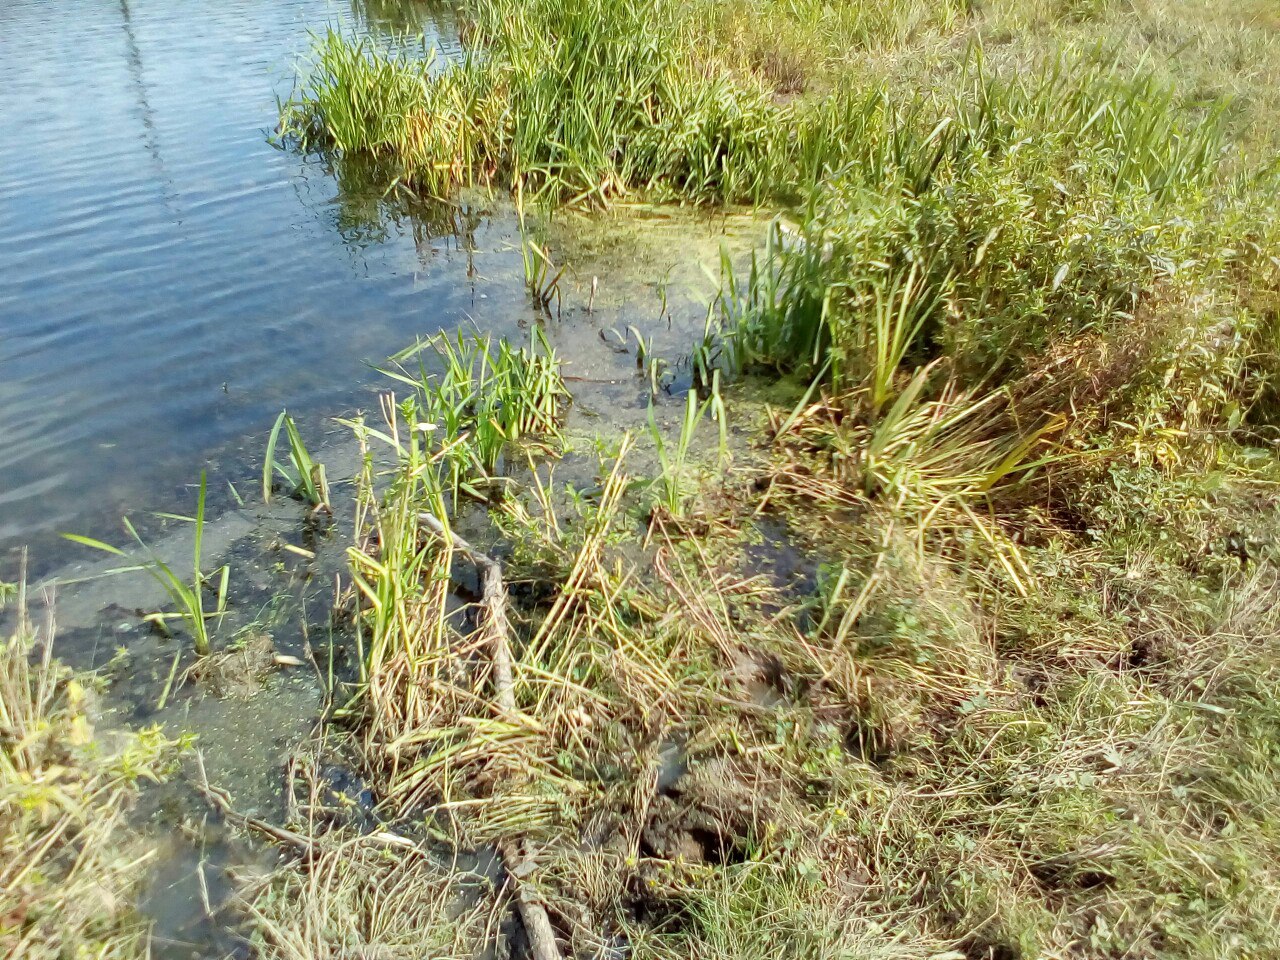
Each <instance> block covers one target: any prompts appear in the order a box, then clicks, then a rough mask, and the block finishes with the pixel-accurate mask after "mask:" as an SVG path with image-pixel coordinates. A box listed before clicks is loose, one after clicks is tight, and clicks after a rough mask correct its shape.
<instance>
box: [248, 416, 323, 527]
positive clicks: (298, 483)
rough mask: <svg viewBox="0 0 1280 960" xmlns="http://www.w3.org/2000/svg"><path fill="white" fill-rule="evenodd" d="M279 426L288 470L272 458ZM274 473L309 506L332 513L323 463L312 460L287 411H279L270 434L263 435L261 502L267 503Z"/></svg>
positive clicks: (274, 455) (274, 453)
mask: <svg viewBox="0 0 1280 960" xmlns="http://www.w3.org/2000/svg"><path fill="white" fill-rule="evenodd" d="M281 427H283V428H284V431H285V438H286V440H287V441H288V443H289V462H290V464H291V465H292V467H293V472H292V473H291V472H290V471H289V470H287V469H285V468H284V467H283V466H281V465H280V462H279V461H278V460H277V459H276V445H277V443H278V441H279V439H280V429H281ZM276 474H279V475H280V476H281V477H283V478H284V481H285V482H286V483H288V484H289V485H290V486H291V487H292V492H293V494H294V495H295V496H298V497H301V498H302V499H303V500H305V501H306V502H307V503H309V504H311V506H312V508H313V509H315V510H323V511H325V512H332V507H331V506H330V505H329V481H328V478H327V477H326V476H325V471H324V464H322V463H318V462H317V461H315V460H314V459H312V457H311V454H310V453H309V452H308V451H307V447H306V444H305V443H303V442H302V434H301V433H299V432H298V426H297V424H295V423H294V422H293V417H291V416H289V414H288V411H281V413H280V416H279V417H277V418H276V422H275V426H274V427H272V428H271V435H270V436H269V437H268V438H267V452H266V454H265V455H264V457H263V466H262V499H263V501H264V502H265V503H270V502H271V492H272V488H273V487H274V485H275V482H274V481H275V475H276Z"/></svg>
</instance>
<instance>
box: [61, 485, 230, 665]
mask: <svg viewBox="0 0 1280 960" xmlns="http://www.w3.org/2000/svg"><path fill="white" fill-rule="evenodd" d="M205 493H206V477H205V474H204V473H203V472H202V473H201V474H200V489H199V492H198V493H197V494H196V512H195V516H192V517H185V516H179V515H177V514H167V513H166V514H159V516H161V517H164V518H166V519H169V520H178V521H181V522H182V523H190V524H191V525H192V530H193V533H192V540H191V543H192V546H191V573H190V574H189V575H184V574H182V573H179V572H178V571H177V570H175V569H174V568H173V566H172V564H170V563H169V562H166V561H165V560H164V559H163V558H162V557H161V556H160V555H159V554H158V553H156V551H154V550H153V549H151V548H150V547H148V546H147V544H146V542H145V541H144V540H143V539H142V537H141V536H140V535H139V534H138V531H137V529H136V528H135V527H134V525H133V523H132V522H131V521H130V520H129V518H128V517H126V518H125V519H124V526H125V529H126V530H127V531H128V532H129V535H130V536H131V537H132V538H133V540H134V542H136V543H137V545H138V546H139V547H140V548H141V549H142V550H143V552H144V553H146V554H147V558H146V559H145V560H144V561H143V562H142V563H141V564H139V565H138V566H130V567H122V568H120V569H119V570H116V571H112V572H114V573H129V572H132V571H135V570H143V571H146V573H147V574H149V575H150V576H151V577H152V579H154V580H155V581H156V583H158V584H160V586H161V587H163V588H164V592H165V593H166V594H167V595H168V597H169V602H170V604H171V605H172V606H173V607H175V608H176V609H175V610H174V611H172V612H169V613H165V612H157V613H152V614H149V615H148V617H147V619H148V620H150V621H151V622H152V623H155V624H157V625H159V626H160V627H162V628H164V629H167V626H166V625H167V623H168V622H169V621H171V620H177V621H179V622H181V623H182V625H183V626H184V627H186V629H187V633H189V634H190V636H191V643H192V647H193V648H194V650H195V653H196V656H200V657H204V656H208V655H209V652H210V650H211V649H212V648H211V644H210V633H209V621H210V620H214V621H221V619H222V617H223V616H224V615H225V613H226V609H227V587H228V584H229V582H230V577H231V567H230V566H229V565H227V564H223V565H222V566H221V567H219V568H217V569H216V570H212V571H206V570H205V569H204V568H203V565H202V556H203V553H204V549H203V548H204V525H205ZM63 536H64V537H66V538H67V539H68V540H70V541H72V542H73V543H79V544H82V545H84V546H87V547H92V548H93V549H94V550H100V551H102V552H103V553H108V554H111V555H112V556H116V557H122V558H125V559H128V558H129V557H130V555H129V554H128V553H126V552H125V551H124V550H121V549H120V548H119V547H114V546H112V545H111V544H109V543H104V542H103V541H101V540H95V539H93V538H91V537H84V536H81V535H79V534H74V533H67V534H63ZM210 587H212V588H213V590H212V598H211V599H212V601H213V603H212V608H211V609H210V608H209V606H208V605H207V601H208V599H210V596H209V588H210Z"/></svg>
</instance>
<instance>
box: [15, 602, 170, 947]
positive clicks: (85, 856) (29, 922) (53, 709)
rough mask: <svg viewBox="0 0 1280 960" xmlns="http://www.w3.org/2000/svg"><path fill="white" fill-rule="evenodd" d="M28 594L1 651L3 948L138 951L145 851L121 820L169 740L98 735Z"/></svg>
mask: <svg viewBox="0 0 1280 960" xmlns="http://www.w3.org/2000/svg"><path fill="white" fill-rule="evenodd" d="M25 599H26V598H25V596H20V597H19V599H18V611H19V615H20V621H19V624H18V626H17V629H16V632H15V633H14V634H13V635H12V636H11V637H10V638H9V639H8V640H7V641H5V642H4V645H3V649H0V744H2V746H3V752H0V952H3V954H4V955H5V956H6V957H14V958H19V957H21V958H35V960H39V958H49V960H54V958H64V957H79V956H94V957H99V958H104V960H125V958H133V957H139V958H140V957H145V956H147V955H148V949H149V948H148V942H147V928H146V925H145V924H144V923H143V922H142V921H141V920H140V919H139V918H138V917H137V916H136V915H135V914H134V912H133V909H132V895H133V893H134V891H135V890H136V888H137V884H138V882H139V879H140V877H141V876H142V875H143V872H144V870H145V865H146V863H147V861H148V859H149V857H150V855H149V853H148V852H147V851H146V850H145V849H144V848H143V847H142V846H141V845H140V844H139V843H138V842H137V841H136V838H134V837H132V836H131V831H130V829H129V826H128V824H127V819H126V817H127V811H128V808H129V803H130V801H131V799H132V798H133V796H134V793H135V787H136V784H137V782H138V781H139V780H142V779H151V780H154V779H156V778H158V777H159V776H160V775H162V774H163V773H164V772H166V771H167V769H168V763H169V756H170V754H171V753H172V748H173V746H174V745H173V744H172V743H171V742H169V741H167V740H166V739H165V738H164V737H163V736H161V734H160V733H159V731H158V730H148V731H143V732H141V733H139V734H136V735H123V734H122V735H119V736H116V737H113V738H112V739H111V740H109V741H105V742H104V741H98V740H95V737H94V731H93V727H92V724H91V722H90V716H91V703H92V699H93V697H92V691H91V690H90V689H89V688H88V687H86V685H85V681H84V680H82V679H77V678H75V677H73V676H71V674H70V673H69V672H68V671H66V670H64V669H63V668H62V667H61V666H60V665H59V664H58V662H57V661H56V660H54V659H53V656H52V646H53V622H52V618H50V619H49V620H48V621H47V622H46V623H45V624H43V625H42V627H40V628H36V627H35V626H34V625H33V624H32V623H30V622H29V621H28V620H27V619H26V618H25V615H24V614H25Z"/></svg>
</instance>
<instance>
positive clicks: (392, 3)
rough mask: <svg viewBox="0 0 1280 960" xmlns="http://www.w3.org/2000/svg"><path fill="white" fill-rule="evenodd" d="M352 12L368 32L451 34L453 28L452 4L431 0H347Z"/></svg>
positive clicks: (398, 34)
mask: <svg viewBox="0 0 1280 960" xmlns="http://www.w3.org/2000/svg"><path fill="white" fill-rule="evenodd" d="M350 2H351V14H352V16H353V17H354V18H355V20H356V22H357V23H359V24H360V25H361V27H362V28H363V29H364V30H366V31H368V32H369V33H371V34H377V35H381V36H402V35H404V34H406V33H409V34H413V33H423V32H428V33H434V34H436V35H438V36H451V35H453V33H454V32H455V31H454V23H455V18H454V12H453V6H452V4H449V3H441V2H431V0H350Z"/></svg>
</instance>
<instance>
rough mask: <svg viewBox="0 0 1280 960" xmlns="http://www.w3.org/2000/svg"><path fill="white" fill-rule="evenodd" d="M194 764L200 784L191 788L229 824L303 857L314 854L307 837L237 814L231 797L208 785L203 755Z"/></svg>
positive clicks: (314, 850)
mask: <svg viewBox="0 0 1280 960" xmlns="http://www.w3.org/2000/svg"><path fill="white" fill-rule="evenodd" d="M196 763H197V764H198V765H199V767H200V782H197V783H194V784H193V786H195V788H196V791H197V792H198V793H199V794H200V795H201V796H203V797H204V798H205V799H206V800H207V801H209V804H210V805H211V806H212V807H213V808H214V809H215V810H217V811H218V812H219V813H221V814H222V816H223V817H225V818H226V819H227V820H228V821H229V822H231V823H235V824H238V825H239V826H242V827H248V828H249V829H251V830H256V831H257V832H258V833H261V834H265V835H266V836H268V837H270V838H271V839H272V840H275V841H277V842H278V843H283V844H284V845H285V846H289V847H293V848H294V849H296V850H299V851H300V852H301V853H302V854H303V855H304V856H307V857H310V856H311V855H313V854H314V853H315V852H316V844H315V842H314V841H313V840H311V839H309V838H308V837H304V836H303V835H302V834H300V833H297V832H296V831H293V830H288V829H286V828H284V827H277V826H276V825H275V824H273V823H267V821H265V820H259V819H258V818H257V817H250V816H246V815H245V814H243V813H238V812H237V811H236V810H235V808H234V807H232V805H231V795H230V794H229V793H227V791H225V790H223V789H221V788H220V787H215V786H213V785H212V784H211V783H209V774H208V773H206V772H205V769H204V755H203V754H200V753H197V754H196Z"/></svg>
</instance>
